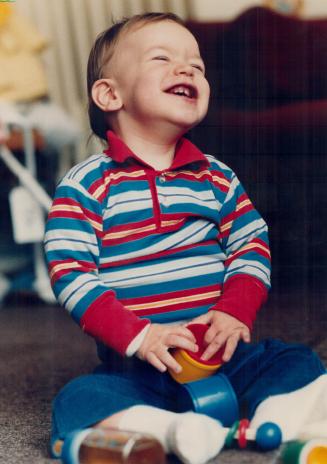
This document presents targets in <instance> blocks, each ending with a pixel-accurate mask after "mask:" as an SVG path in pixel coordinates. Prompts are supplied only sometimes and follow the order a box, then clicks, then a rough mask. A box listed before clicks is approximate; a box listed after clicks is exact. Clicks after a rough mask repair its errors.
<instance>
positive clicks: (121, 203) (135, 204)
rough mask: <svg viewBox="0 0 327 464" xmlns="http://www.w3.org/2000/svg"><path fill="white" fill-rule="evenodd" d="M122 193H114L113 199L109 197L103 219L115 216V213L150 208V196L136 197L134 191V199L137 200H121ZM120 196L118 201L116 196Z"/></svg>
mask: <svg viewBox="0 0 327 464" xmlns="http://www.w3.org/2000/svg"><path fill="white" fill-rule="evenodd" d="M123 196H124V195H115V199H112V198H111V199H110V204H109V205H108V209H106V210H105V212H104V215H103V219H104V220H106V219H108V218H110V217H112V216H116V215H117V214H125V213H131V212H132V213H134V212H135V211H136V212H139V211H142V210H144V209H150V210H152V200H151V198H146V199H145V200H143V199H140V198H138V197H137V194H136V193H135V196H134V199H135V200H137V201H131V198H129V200H127V199H126V198H125V199H124V200H122V198H123ZM117 197H120V198H119V199H118V201H116V198H117Z"/></svg>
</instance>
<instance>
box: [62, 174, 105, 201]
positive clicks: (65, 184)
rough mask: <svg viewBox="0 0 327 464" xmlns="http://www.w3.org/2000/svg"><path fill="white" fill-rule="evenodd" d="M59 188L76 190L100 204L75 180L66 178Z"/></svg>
mask: <svg viewBox="0 0 327 464" xmlns="http://www.w3.org/2000/svg"><path fill="white" fill-rule="evenodd" d="M59 187H71V188H73V189H74V190H77V191H78V192H80V193H81V194H82V195H83V196H84V197H86V198H89V199H90V200H92V201H96V202H98V200H97V199H96V198H94V197H93V196H92V195H91V194H90V193H89V192H88V191H87V190H86V189H85V188H84V187H83V186H82V185H81V184H78V183H77V181H76V180H74V179H67V178H64V179H63V180H62V182H61V183H60V184H59V186H58V188H59Z"/></svg>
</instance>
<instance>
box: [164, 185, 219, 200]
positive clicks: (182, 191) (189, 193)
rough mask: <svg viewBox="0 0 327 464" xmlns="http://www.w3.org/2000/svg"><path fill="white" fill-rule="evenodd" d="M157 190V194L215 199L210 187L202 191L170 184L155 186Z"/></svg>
mask: <svg viewBox="0 0 327 464" xmlns="http://www.w3.org/2000/svg"><path fill="white" fill-rule="evenodd" d="M157 192H158V194H159V195H169V196H170V195H176V196H177V197H178V196H180V195H182V196H183V195H185V196H186V197H192V198H194V199H196V200H202V201H208V200H215V196H214V194H213V191H212V190H211V189H207V190H203V191H200V192H198V191H196V190H192V189H191V188H188V187H172V186H167V187H166V186H163V185H158V186H157Z"/></svg>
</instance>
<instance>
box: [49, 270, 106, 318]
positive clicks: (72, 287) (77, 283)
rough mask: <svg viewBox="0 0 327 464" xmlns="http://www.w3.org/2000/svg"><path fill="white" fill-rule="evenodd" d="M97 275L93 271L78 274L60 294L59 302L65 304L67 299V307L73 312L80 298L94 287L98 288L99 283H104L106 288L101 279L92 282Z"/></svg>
mask: <svg viewBox="0 0 327 464" xmlns="http://www.w3.org/2000/svg"><path fill="white" fill-rule="evenodd" d="M95 277H96V275H95V274H91V273H86V274H82V275H80V276H77V277H76V278H75V279H74V280H73V281H72V282H71V283H70V284H69V285H67V286H66V287H65V288H64V289H63V291H62V292H61V293H60V294H59V295H58V300H59V302H60V303H61V304H64V303H65V302H66V299H67V302H66V305H65V307H66V309H67V310H68V311H69V312H71V311H72V310H73V309H74V308H75V306H76V305H77V303H78V302H79V301H80V299H81V298H83V297H84V296H85V295H87V294H88V293H89V292H91V291H92V290H93V289H94V288H96V287H97V286H99V285H103V287H104V288H106V287H105V286H104V284H103V283H102V281H101V280H100V279H97V280H96V281H91V282H90V279H94V278H95ZM77 289H79V290H77ZM76 290H77V291H76Z"/></svg>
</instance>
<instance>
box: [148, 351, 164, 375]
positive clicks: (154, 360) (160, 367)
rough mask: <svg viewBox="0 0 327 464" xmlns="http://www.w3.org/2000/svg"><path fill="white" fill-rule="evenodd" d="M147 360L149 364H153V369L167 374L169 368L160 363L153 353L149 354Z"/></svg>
mask: <svg viewBox="0 0 327 464" xmlns="http://www.w3.org/2000/svg"><path fill="white" fill-rule="evenodd" d="M145 359H146V361H148V363H149V364H151V365H152V366H153V367H155V368H156V369H158V371H160V372H166V370H167V367H166V366H165V364H164V363H162V362H161V361H160V359H158V357H157V355H156V354H155V353H153V352H152V351H151V352H150V353H148V354H147V356H146V358H145Z"/></svg>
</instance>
